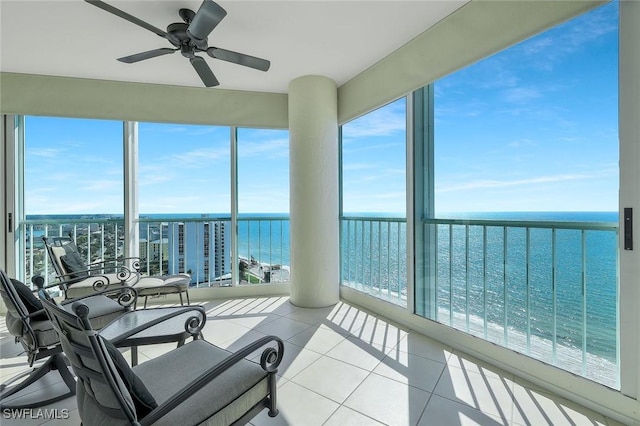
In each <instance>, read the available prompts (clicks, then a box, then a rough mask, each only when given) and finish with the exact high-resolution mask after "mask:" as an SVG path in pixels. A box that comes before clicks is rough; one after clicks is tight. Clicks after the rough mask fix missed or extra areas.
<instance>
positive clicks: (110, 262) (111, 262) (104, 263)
mask: <svg viewBox="0 0 640 426" xmlns="http://www.w3.org/2000/svg"><path fill="white" fill-rule="evenodd" d="M126 261H129V262H130V265H131V268H133V270H135V271H140V258H139V257H137V256H130V257H115V258H113V259H103V260H98V261H95V262H91V263H89V264H88V265H87V266H88V267H89V269H94V268H108V267H111V268H112V267H119V266H126V265H125V264H124V262H126ZM127 268H129V267H128V266H127Z"/></svg>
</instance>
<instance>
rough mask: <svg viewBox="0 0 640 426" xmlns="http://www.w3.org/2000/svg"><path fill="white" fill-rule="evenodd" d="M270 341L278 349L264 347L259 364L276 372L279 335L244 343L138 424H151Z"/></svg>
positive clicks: (280, 345) (279, 355)
mask: <svg viewBox="0 0 640 426" xmlns="http://www.w3.org/2000/svg"><path fill="white" fill-rule="evenodd" d="M270 342H276V343H277V344H278V349H275V348H273V347H268V348H266V349H265V350H264V351H263V352H262V356H261V358H260V365H261V366H262V368H263V369H264V370H265V371H267V372H269V373H275V372H277V370H278V365H280V362H281V361H282V356H283V354H284V343H283V342H282V340H281V339H280V338H279V337H276V336H265V337H262V338H260V339H258V340H256V341H255V342H253V343H250V344H248V345H246V346H245V347H243V348H242V349H240V350H238V351H236V352H234V353H232V354H231V355H229V356H228V357H226V358H225V359H223V360H222V361H221V362H219V363H217V364H216V365H214V366H212V367H211V368H209V369H208V370H207V371H206V372H205V373H204V374H203V375H202V376H200V377H198V378H197V379H195V380H193V381H192V382H191V383H189V384H188V385H187V386H185V387H183V388H182V389H181V390H179V391H178V392H176V393H175V394H173V395H172V396H171V397H170V398H169V399H168V400H167V401H165V402H164V403H162V404H161V405H159V406H158V407H156V408H155V409H154V410H153V411H152V412H150V413H149V414H147V416H145V417H144V418H143V419H142V420H140V424H141V425H150V424H153V423H154V422H156V421H157V420H159V419H160V418H162V417H163V416H165V415H166V414H167V413H169V412H170V411H171V410H173V409H174V408H176V407H177V406H178V405H180V404H182V403H183V402H184V401H186V400H187V399H189V397H191V396H192V395H193V394H194V393H195V392H196V391H198V390H200V389H201V388H202V387H203V386H205V385H206V384H207V383H209V382H210V381H212V380H214V379H215V378H216V377H218V376H219V375H220V374H222V373H223V372H225V371H226V370H228V369H229V368H231V367H232V366H233V365H235V364H237V363H238V362H240V361H242V360H243V359H244V358H245V357H246V356H248V355H250V354H251V353H253V352H255V351H256V350H258V349H260V348H261V347H263V346H265V345H267V344H269V343H270Z"/></svg>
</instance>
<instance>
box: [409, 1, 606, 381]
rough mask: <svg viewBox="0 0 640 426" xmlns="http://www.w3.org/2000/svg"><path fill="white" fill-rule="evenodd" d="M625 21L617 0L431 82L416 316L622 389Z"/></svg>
mask: <svg viewBox="0 0 640 426" xmlns="http://www.w3.org/2000/svg"><path fill="white" fill-rule="evenodd" d="M617 22H618V4H617V2H612V3H609V4H606V5H604V6H602V7H600V8H598V9H595V10H593V11H591V12H589V13H586V14H584V15H582V16H580V17H577V18H575V19H573V20H571V21H569V22H566V23H564V24H562V25H559V26H557V27H555V28H553V29H551V30H548V31H546V32H544V33H542V34H540V35H538V36H536V37H533V38H531V39H529V40H527V41H525V42H522V43H520V44H518V45H516V46H513V47H511V48H509V49H506V50H504V51H502V52H500V53H498V54H495V55H493V56H491V57H489V58H486V59H484V60H482V61H480V62H478V63H476V64H473V65H471V66H469V67H467V68H465V69H462V70H460V71H458V72H455V73H453V74H451V75H449V76H447V77H445V78H442V79H441V80H438V81H436V82H435V83H434V84H433V91H434V97H433V105H432V107H433V110H434V115H435V120H434V126H433V127H434V129H435V130H434V134H433V138H434V143H433V152H434V157H433V158H434V159H433V164H428V167H433V172H434V178H433V194H434V209H432V210H431V211H427V209H425V217H424V218H423V219H424V220H423V222H422V226H423V229H422V230H421V231H423V232H424V234H423V237H422V240H421V241H420V244H423V246H422V247H424V253H425V257H424V259H423V263H424V265H425V266H424V270H425V271H427V273H425V274H424V276H423V277H422V278H421V279H418V278H419V277H417V279H418V282H417V289H416V311H417V312H418V313H419V314H421V315H424V316H427V317H429V318H432V319H435V320H437V321H439V322H442V323H444V324H447V325H450V326H452V327H455V328H458V329H461V330H464V331H466V332H468V333H471V334H474V335H477V336H480V337H482V338H485V339H487V340H490V341H493V342H495V343H498V344H500V345H503V346H506V347H509V348H512V349H514V350H517V351H520V352H523V353H526V354H528V355H530V356H532V357H535V358H538V359H540V360H543V361H545V362H548V363H550V364H554V365H557V366H559V367H562V368H564V369H566V370H569V371H571V372H574V373H576V374H581V375H584V376H586V377H589V378H591V379H593V380H596V381H599V382H601V383H604V384H607V385H609V386H613V387H617V386H618V384H619V377H618V376H619V373H618V371H619V367H618V365H617V359H618V353H619V349H618V340H617V334H618V332H617V322H618V307H617V294H618V293H617V292H618V287H617V286H618V283H617V251H616V250H617V239H618V235H617V220H618V212H617V210H618V179H619V173H618V152H619V149H618V118H617V116H618V114H617V108H618V87H617V74H618V72H617V64H618V60H617V54H618V48H617ZM428 107H430V106H429V105H428ZM427 139H428V138H427ZM420 160H421V161H423V159H420ZM427 161H429V160H427ZM419 166H420V165H419ZM417 170H421V168H420V167H418V168H417ZM434 212H435V214H434ZM460 219H462V220H460Z"/></svg>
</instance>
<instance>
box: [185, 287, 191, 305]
mask: <svg viewBox="0 0 640 426" xmlns="http://www.w3.org/2000/svg"><path fill="white" fill-rule="evenodd" d="M184 294H186V295H187V306H191V301H190V300H189V290H185V291H184Z"/></svg>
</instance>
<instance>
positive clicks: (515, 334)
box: [341, 217, 619, 388]
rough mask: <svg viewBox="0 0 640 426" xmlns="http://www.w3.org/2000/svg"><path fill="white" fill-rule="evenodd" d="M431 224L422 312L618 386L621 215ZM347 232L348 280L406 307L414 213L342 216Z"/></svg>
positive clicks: (419, 284)
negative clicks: (409, 219)
mask: <svg viewBox="0 0 640 426" xmlns="http://www.w3.org/2000/svg"><path fill="white" fill-rule="evenodd" d="M423 226H424V235H425V241H424V247H425V259H424V269H425V271H426V273H425V278H424V280H420V279H419V280H417V282H416V286H417V289H416V290H417V291H416V313H417V314H419V315H422V316H425V317H428V318H431V319H433V320H436V321H438V322H440V323H443V324H445V325H448V326H451V327H454V328H456V329H459V330H462V331H465V332H467V333H469V334H472V335H475V336H478V337H481V338H483V339H485V340H488V341H491V342H494V343H496V344H499V345H502V346H505V347H508V348H511V349H514V350H516V351H518V352H521V353H525V354H527V355H529V356H531V357H533V358H536V359H539V360H541V361H544V362H546V363H549V364H552V365H556V366H558V367H561V368H563V369H565V370H568V371H571V372H573V373H576V374H580V375H583V376H585V377H588V378H590V379H592V380H595V381H598V382H600V383H603V384H606V385H608V386H611V387H614V388H617V387H619V348H618V337H617V336H618V332H617V330H618V315H617V312H618V300H617V299H618V248H617V247H618V244H617V242H618V227H617V224H616V223H596V222H546V221H545V222H533V221H526V222H516V221H504V220H503V221H490V220H454V219H452V220H446V219H430V220H424V221H423ZM341 238H342V241H341V244H342V245H341V249H342V255H341V257H342V258H341V268H342V284H343V285H346V286H349V287H352V288H354V289H357V290H359V291H362V292H365V293H368V294H371V295H373V296H375V297H378V298H381V299H383V300H387V301H391V302H394V303H397V304H399V305H401V306H406V291H407V289H406V283H407V277H406V258H407V256H406V224H405V220H404V219H390V218H379V217H348V218H343V219H342V236H341ZM430 247H431V249H429V248H430ZM429 250H430V251H429ZM429 259H430V261H429ZM420 287H421V288H420ZM418 295H422V296H421V297H423V298H424V299H425V300H419V296H418Z"/></svg>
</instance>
